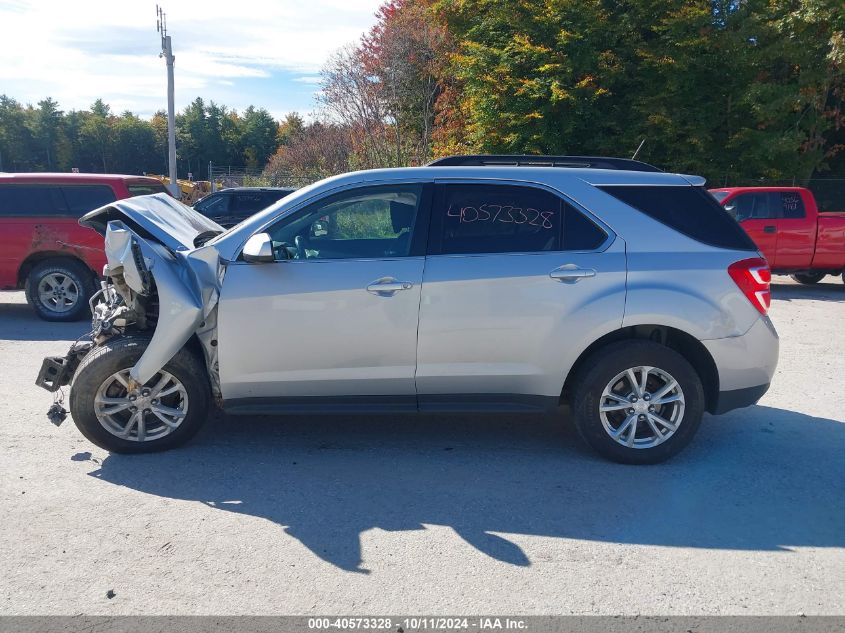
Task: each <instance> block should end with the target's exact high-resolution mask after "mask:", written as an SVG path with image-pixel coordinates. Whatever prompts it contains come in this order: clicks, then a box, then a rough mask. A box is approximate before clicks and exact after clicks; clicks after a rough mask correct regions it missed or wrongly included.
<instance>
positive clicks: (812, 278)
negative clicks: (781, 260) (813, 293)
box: [790, 273, 827, 286]
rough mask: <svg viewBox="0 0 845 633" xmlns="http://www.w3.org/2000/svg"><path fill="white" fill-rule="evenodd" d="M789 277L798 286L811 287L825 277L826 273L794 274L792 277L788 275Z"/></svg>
mask: <svg viewBox="0 0 845 633" xmlns="http://www.w3.org/2000/svg"><path fill="white" fill-rule="evenodd" d="M790 277H792V278H793V279H794V280H795V281H797V282H798V283H799V284H804V285H805V286H811V285H813V284H817V283H819V282H820V281H821V280H822V279H824V278H825V277H827V273H795V274H794V275H790Z"/></svg>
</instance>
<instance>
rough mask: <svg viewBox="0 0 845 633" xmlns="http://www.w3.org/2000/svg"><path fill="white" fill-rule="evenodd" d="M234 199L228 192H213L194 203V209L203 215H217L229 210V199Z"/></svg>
mask: <svg viewBox="0 0 845 633" xmlns="http://www.w3.org/2000/svg"><path fill="white" fill-rule="evenodd" d="M231 199H232V196H230V195H229V194H227V193H221V194H211V195H210V196H206V197H205V198H203V199H202V200H200V201H199V202H197V203H196V204H195V205H194V210H195V211H199V212H200V213H202V214H203V215H206V216H209V217H215V216H219V215H222V214H224V213H227V212H228V211H229V201H230V200H231Z"/></svg>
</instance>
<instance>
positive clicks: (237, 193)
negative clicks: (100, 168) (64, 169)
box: [0, 174, 294, 321]
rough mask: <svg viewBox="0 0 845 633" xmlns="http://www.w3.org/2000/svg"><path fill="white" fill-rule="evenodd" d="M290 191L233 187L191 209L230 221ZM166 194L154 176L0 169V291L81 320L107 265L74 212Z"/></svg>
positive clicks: (61, 317)
mask: <svg viewBox="0 0 845 633" xmlns="http://www.w3.org/2000/svg"><path fill="white" fill-rule="evenodd" d="M292 191H294V189H289V188H248V187H244V188H238V189H225V190H223V191H220V192H217V193H213V194H210V195H209V196H206V197H205V198H203V199H202V200H200V201H199V202H197V204H196V205H195V208H196V209H197V210H198V211H199V212H200V213H202V214H203V215H206V216H207V217H209V218H211V219H212V220H214V221H215V222H217V223H218V224H221V225H223V226H226V227H229V226H233V225H234V224H237V223H238V222H240V221H242V220H244V219H245V218H247V217H249V216H250V215H252V214H254V213H256V212H257V211H260V210H261V209H264V208H266V207H268V206H270V205H271V204H273V203H275V202H276V201H277V200H279V199H281V198H282V197H284V196H286V195H288V194H289V193H291V192H292ZM154 193H166V189H165V187H164V185H163V184H162V183H161V181H160V180H158V179H156V178H148V177H141V176H122V175H109V174H0V289H2V290H20V289H24V290H25V291H26V298H27V301H28V302H29V303H30V305H32V307H33V309H34V310H35V313H36V314H37V315H38V316H39V317H41V318H42V319H46V320H48V321H75V320H78V319H81V318H88V317H89V316H90V314H91V311H90V309H89V306H88V302H89V300H90V298H91V296H92V295H93V294H94V292H95V291H96V290H98V289H99V279H100V276H101V273H102V270H103V266H104V265H105V264H106V257H105V254H104V253H103V240H102V237H101V236H100V235H98V234H97V233H96V232H94V231H92V230H90V229H88V228H86V227H82V226H80V225H79V218H80V217H82V216H83V215H84V214H85V213H88V212H89V211H92V210H94V209H96V208H98V207H101V206H103V205H105V204H108V203H110V202H114V201H116V200H123V199H127V198H132V197H135V196H141V195H149V194H154Z"/></svg>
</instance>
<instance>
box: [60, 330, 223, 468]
mask: <svg viewBox="0 0 845 633" xmlns="http://www.w3.org/2000/svg"><path fill="white" fill-rule="evenodd" d="M148 342H149V340H148V339H143V338H130V337H127V338H116V339H111V340H109V341H108V342H106V343H105V344H104V345H101V346H100V347H96V348H94V349H93V350H92V351H91V352H89V353H88V355H87V356H85V358H83V359H82V362H81V363H80V364H79V368H78V369H77V371H76V374H75V376H74V378H73V383H72V385H71V389H70V414H71V416H72V417H73V421H74V423H75V424H76V427H77V428H78V429H79V431H80V432H81V433H82V435H84V436H85V437H86V438H87V439H88V440H90V441H91V442H92V443H94V444H96V445H97V446H99V447H100V448H104V449H106V450H107V451H111V452H112V453H150V452H156V451H164V450H167V449H171V448H175V447H177V446H181V445H182V444H184V443H185V442H187V441H188V440H190V439H191V438H192V437H193V436H194V435H195V434H196V433H197V431H199V429H200V427H202V425H203V423H204V422H205V420H206V418H207V416H208V408H209V402H210V400H211V391H210V389H209V384H208V378H207V372H206V369H205V365H204V363H203V362H202V361H201V360H200V359H199V358H198V357H197V355H196V354H194V353H193V352H191V351H189V350H187V349H184V348H183V349H182V350H180V351H179V352H178V353H177V354H176V356H174V357H173V358H172V359H171V360H170V361H169V362H168V363H167V364H166V365H165V366H164V367H163V370H164V371H166V372H168V373H170V374H172V375H173V377H174V378H176V379H177V380H179V381H180V382H181V383H182V385H183V386H184V388H185V391H186V392H187V396H188V412H187V415H185V417H184V419H183V420H182V422H181V423H180V424H179V425H178V427H176V429H175V430H173V431H172V432H170V433H169V434H168V435H164V436H163V437H159V438H157V439H152V440H147V441H137V440H135V441H133V440H129V439H124V438H120V437H118V436H117V435H114V434H112V433H111V432H109V431H108V430H106V428H105V426H104V425H103V424H101V423H100V421H99V419H98V418H97V415H96V413H95V411H94V399H95V396H96V393H97V390H98V389H99V388H100V386H101V385H102V384H103V383H104V382H105V381H106V380H107V379H108V378H109V377H110V376H112V375H113V374H115V373H116V372H118V371H121V370H123V369H128V368H130V367H132V366H133V365H135V363H136V362H137V361H138V359H139V358H140V357H141V354H142V353H143V352H144V350H145V349H146V346H147V343H148ZM155 380H156V377H153V379H152V380H151V381H150V382H149V383H148V385H151V384H152V383H153V382H155ZM145 419H147V420H152V421H153V422H155V420H154V419H153V418H152V417H147V418H145Z"/></svg>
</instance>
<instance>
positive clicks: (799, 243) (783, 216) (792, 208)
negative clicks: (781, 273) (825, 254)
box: [769, 191, 816, 269]
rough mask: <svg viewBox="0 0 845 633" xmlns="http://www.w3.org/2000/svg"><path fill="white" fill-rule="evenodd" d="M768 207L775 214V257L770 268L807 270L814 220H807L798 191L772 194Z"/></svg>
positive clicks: (813, 235) (804, 206)
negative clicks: (776, 240)
mask: <svg viewBox="0 0 845 633" xmlns="http://www.w3.org/2000/svg"><path fill="white" fill-rule="evenodd" d="M769 196H770V202H769V204H770V205H771V206H772V207H773V208H774V210H775V213H776V215H778V217H779V219H778V243H777V255H776V256H775V261H774V262H772V266H773V267H774V268H783V269H795V268H809V267H810V266H811V265H812V263H813V253H814V251H815V248H816V218H808V217H807V205H806V204H805V202H804V199H803V197H802V196H801V192H800V191H773V192H771V193H770V194H769Z"/></svg>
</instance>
